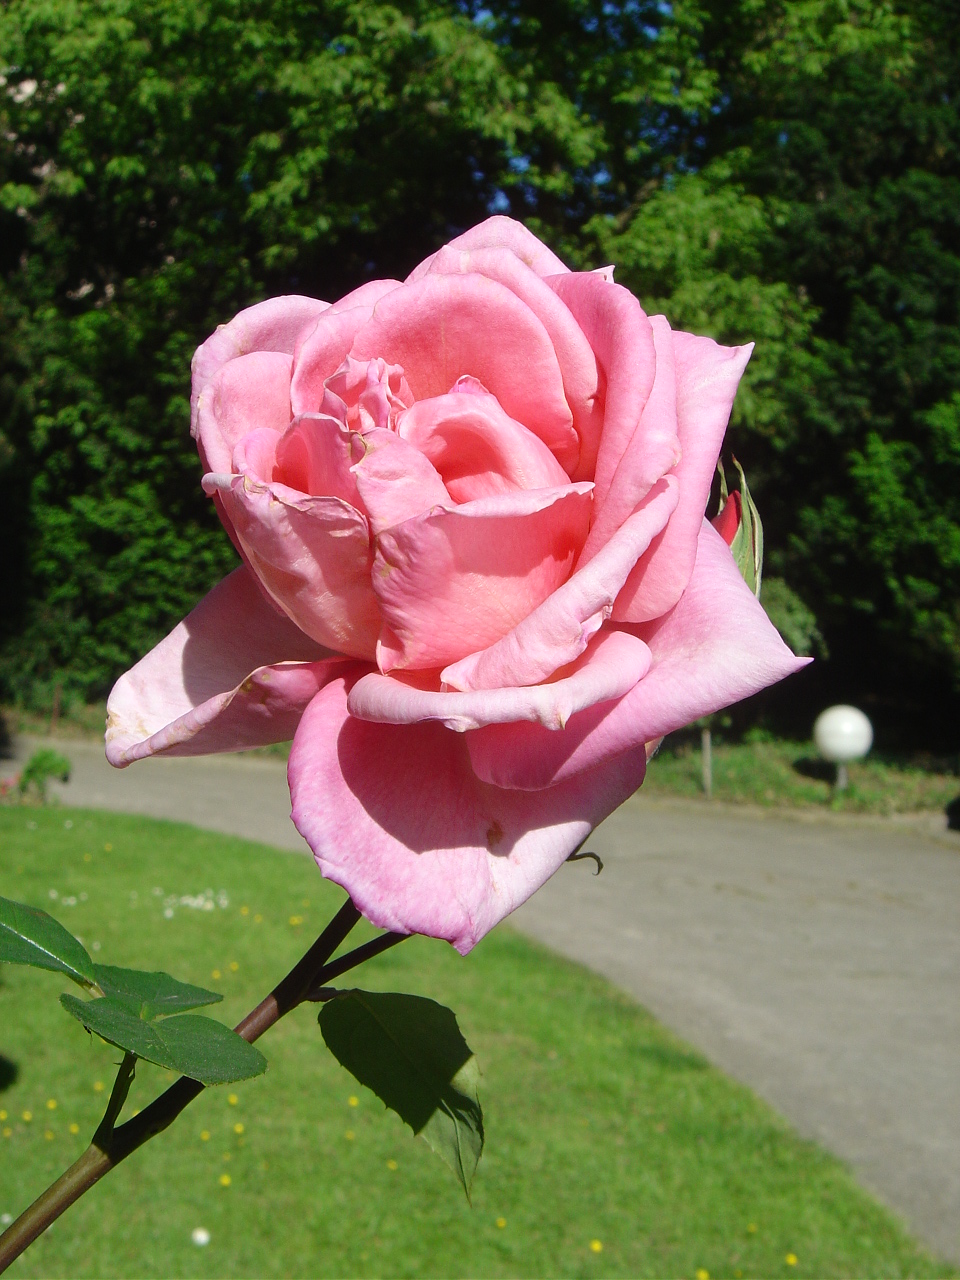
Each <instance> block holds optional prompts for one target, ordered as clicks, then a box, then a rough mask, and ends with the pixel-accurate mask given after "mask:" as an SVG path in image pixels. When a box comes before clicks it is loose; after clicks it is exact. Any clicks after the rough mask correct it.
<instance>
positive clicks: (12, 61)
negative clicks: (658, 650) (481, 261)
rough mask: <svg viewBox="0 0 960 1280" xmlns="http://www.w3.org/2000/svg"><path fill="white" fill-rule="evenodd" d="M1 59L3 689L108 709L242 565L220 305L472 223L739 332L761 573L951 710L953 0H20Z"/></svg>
mask: <svg viewBox="0 0 960 1280" xmlns="http://www.w3.org/2000/svg"><path fill="white" fill-rule="evenodd" d="M0 48H2V49H3V51H4V53H3V58H4V63H5V66H6V69H5V71H4V72H3V74H4V76H5V83H4V85H0V475H2V479H3V483H4V493H5V498H6V501H5V503H4V504H3V509H2V512H0V538H2V541H3V546H4V556H3V557H2V558H0V591H2V593H3V599H4V601H5V602H6V603H7V605H8V607H7V608H6V609H5V610H4V613H3V616H2V617H0V695H2V696H4V697H6V698H8V699H14V700H17V701H19V702H21V703H30V702H33V703H35V704H37V705H43V704H46V705H49V704H50V702H51V700H52V695H53V690H54V689H55V688H56V687H57V686H58V685H59V686H61V687H62V693H63V697H64V699H65V701H66V702H68V703H69V702H70V701H71V700H72V699H75V698H78V697H79V698H85V699H89V698H91V697H93V696H101V695H102V694H103V693H104V692H105V691H106V690H107V688H108V687H109V685H110V683H111V682H112V680H113V679H114V677H115V676H116V675H117V673H118V672H119V671H120V670H121V669H122V668H124V667H125V666H126V665H128V664H129V663H130V662H131V661H133V660H134V659H135V658H136V657H138V656H139V655H140V654H141V653H142V652H143V651H144V650H145V649H146V648H147V647H149V645H151V644H152V643H154V642H155V641H156V640H157V639H158V638H159V637H160V636H161V635H162V634H163V633H164V632H165V631H166V630H167V629H168V628H169V626H170V625H171V624H172V623H173V622H175V621H176V620H177V619H178V618H179V617H180V616H182V614H183V612H184V611H185V610H186V609H187V608H188V607H189V606H190V605H191V604H192V603H194V602H195V600H196V599H197V598H198V597H199V596H200V595H201V594H202V593H203V591H205V590H206V589H207V588H208V587H209V586H210V585H211V583H212V582H214V581H215V580H216V579H218V578H219V577H220V576H222V575H223V573H224V572H225V571H226V570H227V569H229V568H230V567H231V566H232V564H233V563H234V562H235V560H234V554H233V551H232V549H231V547H230V545H229V542H228V541H227V539H226V538H225V537H224V536H223V533H222V531H221V530H220V529H219V527H218V526H217V523H216V520H215V518H214V515H213V511H212V508H211V506H210V504H209V503H208V502H207V501H206V500H205V499H204V498H203V497H202V494H201V492H200V488H199V485H198V479H199V467H198V463H197V459H196V456H195V453H194V450H193V447H192V445H191V444H190V442H189V439H188V437H187V409H186V405H187V393H188V368H189V360H190V356H191V353H192V351H193V349H194V347H195V346H196V344H197V343H198V342H199V341H201V340H202V339H203V338H204V337H205V336H206V335H207V334H208V333H209V332H210V331H211V330H212V329H213V328H214V326H215V325H216V324H217V323H219V322H221V321H223V320H224V319H226V318H228V317H229V316H230V315H232V314H233V313H234V312H235V311H236V310H238V309H239V308H240V307H241V306H244V305H247V304H249V303H251V302H254V301H257V300H258V299H260V298H263V297H265V296H268V295H270V294H275V293H284V292H300V293H311V294H314V295H317V296H321V297H324V296H327V297H334V296H338V295H340V294H341V293H343V292H344V291H345V290H346V289H348V288H350V287H353V286H355V285H357V284H359V283H362V282H363V281H364V280H366V279H369V278H371V277H373V276H383V275H392V276H402V275H403V274H405V272H406V271H407V270H408V269H409V268H410V266H411V265H413V264H414V263H415V262H416V261H418V260H419V259H420V258H421V257H422V256H423V255H424V254H425V253H428V252H430V251H431V250H432V249H434V248H436V247H437V245H438V244H439V243H440V242H442V241H443V240H444V239H446V238H447V237H448V236H449V235H450V234H452V233H455V232H456V231H458V230H461V229H462V228H464V227H465V226H467V225H469V224H471V223H473V222H476V221H478V220H480V219H481V218H483V217H484V216H486V215H487V214H488V213H490V212H506V213H511V214H512V215H513V216H515V217H520V218H522V219H524V220H525V221H526V222H527V223H528V225H530V226H531V227H532V228H533V229H534V230H536V231H537V232H538V233H539V234H541V235H543V236H544V237H545V239H547V240H548V241H549V242H550V243H551V245H553V246H554V247H555V248H556V249H557V250H558V252H560V253H562V254H564V255H565V256H566V257H567V259H568V260H569V261H570V262H571V263H576V264H580V265H583V266H594V265H596V264H597V263H598V262H600V261H605V262H615V263H617V264H618V279H620V280H621V281H622V282H623V283H625V284H627V285H628V286H630V287H631V288H633V289H634V290H635V291H636V292H637V293H638V294H639V296H640V297H641V298H642V299H643V300H644V303H645V305H646V306H647V308H648V309H649V310H651V311H652V310H658V309H661V310H663V311H664V312H665V313H666V314H667V315H668V317H669V318H670V320H671V322H672V323H674V324H675V325H678V326H683V327H685V328H688V329H692V330H694V331H697V332H701V333H709V334H711V335H712V336H715V337H717V338H718V339H720V340H723V341H725V342H732V343H741V342H746V341H755V342H756V344H757V345H756V349H755V352H754V355H753V358H752V360H751V362H750V364H749V366H748V368H747V372H746V375H745V378H744V383H743V387H742V389H741V392H740V394H739V396H738V398H737V402H736V405H735V409H734V417H733V425H732V433H733V437H732V443H733V447H734V448H735V450H736V453H737V456H738V457H739V458H740V459H741V461H742V462H743V463H744V465H745V467H746V468H747V470H748V472H749V474H750V477H751V487H752V488H753V489H754V491H755V493H756V497H757V501H758V505H759V507H760V510H761V511H762V513H763V516H764V521H765V524H766V530H767V535H768V536H767V548H768V563H769V570H770V572H771V573H772V574H773V575H774V577H776V578H778V579H781V580H783V581H786V582H788V583H789V584H790V586H791V588H792V589H793V590H794V591H795V592H796V593H797V596H798V598H799V599H801V600H802V601H804V602H805V605H806V607H808V608H809V606H810V604H811V603H813V602H815V604H816V614H817V625H818V626H819V627H820V628H821V629H822V631H823V634H824V636H825V637H826V640H828V641H829V647H830V654H831V663H832V664H833V666H834V668H835V669H836V672H837V676H836V683H838V684H841V685H844V686H845V688H844V696H854V695H855V694H856V693H857V691H858V690H863V691H865V692H876V691H878V690H879V691H883V692H884V693H885V695H888V694H889V692H890V690H895V691H896V696H897V697H900V698H906V697H907V696H908V695H909V696H914V697H919V694H918V693H917V691H918V690H921V689H924V690H928V691H929V690H933V691H934V692H935V697H936V703H937V705H939V706H944V707H946V706H947V704H948V702H949V697H950V696H951V695H960V606H958V604H957V602H958V600H960V507H958V502H960V499H958V494H960V320H958V317H960V107H958V104H960V95H958V94H957V92H956V86H957V83H958V80H960V28H958V26H957V24H956V22H955V21H954V19H953V16H952V14H951V13H950V12H949V11H948V9H947V7H945V6H943V5H942V4H934V3H931V2H927V0H736V2H735V3H727V0H679V2H678V3H676V4H672V5H664V4H659V3H657V2H656V0H614V2H613V3H601V2H600V0H554V2H553V3H551V4H543V3H541V2H540V0H489V2H487V0H483V2H481V0H396V2H395V3H393V4H388V3H376V2H375V0H322V2H320V3H315V4H305V3H301V2H300V0H255V3H253V4H241V3H240V2H239V0H201V2H200V3H197V4H188V3H186V0H144V3H138V4H133V3H132V0H105V2H101V0H96V2H95V0H10V3H8V4H7V5H5V6H4V7H3V8H2V9H0ZM794 613H796V610H794ZM811 636H812V633H811ZM811 643H812V640H811ZM892 673H895V675H894V674H892ZM813 678H814V679H816V678H817V677H816V676H814V677H813ZM911 688H912V689H913V691H914V692H913V694H910V690H911ZM923 701H924V704H925V705H926V706H929V704H930V697H929V693H925V694H924V696H923ZM954 705H956V698H955V699H954ZM949 718H950V717H949V716H947V719H948V720H949ZM925 719H928V717H925Z"/></svg>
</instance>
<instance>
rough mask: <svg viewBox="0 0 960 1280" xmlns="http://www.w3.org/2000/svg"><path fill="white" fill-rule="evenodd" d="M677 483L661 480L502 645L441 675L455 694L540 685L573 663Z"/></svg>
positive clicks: (656, 527)
mask: <svg viewBox="0 0 960 1280" xmlns="http://www.w3.org/2000/svg"><path fill="white" fill-rule="evenodd" d="M677 499H678V491H677V483H676V481H675V480H673V479H672V478H671V477H666V478H664V479H663V480H661V481H660V482H659V483H658V484H657V485H656V486H655V488H654V489H652V490H651V491H650V493H649V494H648V495H647V497H646V499H645V500H644V502H643V503H642V504H641V506H640V508H639V509H638V510H637V512H636V513H635V514H634V515H633V516H631V517H630V518H629V519H628V520H627V521H626V522H625V523H624V524H623V526H622V527H621V528H620V529H619V530H618V531H617V532H616V534H615V535H614V536H613V537H612V538H611V539H610V541H609V542H608V543H607V545H606V546H605V547H604V548H603V550H602V551H600V552H599V553H598V554H597V555H596V556H595V557H594V559H593V560H591V562H590V563H589V564H588V565H585V566H584V568H583V569H578V570H577V572H576V573H575V574H573V576H572V577H571V578H569V579H568V581H566V582H565V583H564V584H563V585H562V586H561V587H558V589H557V590H556V591H555V592H554V593H553V594H552V595H551V596H549V597H548V598H547V599H545V600H544V602H543V604H541V605H540V606H539V608H536V609H532V610H531V611H530V612H529V613H528V614H527V616H526V617H524V618H523V619H522V621H520V622H519V623H518V624H517V625H516V627H514V628H513V630H512V631H510V632H509V633H508V634H507V635H505V636H504V637H503V638H502V639H500V640H498V641H497V642H496V643H495V644H492V645H490V646H489V647H488V648H486V649H484V650H483V651H481V652H477V653H471V654H470V655H469V657H466V658H463V659H462V660H461V661H459V662H457V663H454V664H453V665H452V666H449V667H447V668H446V670H445V671H444V672H443V673H442V679H443V681H444V683H445V684H448V685H450V686H451V687H452V688H454V689H463V690H466V689H498V688H501V687H509V686H512V685H532V684H539V683H540V682H541V681H542V680H546V679H548V678H549V677H550V676H551V675H552V674H553V672H554V671H556V670H557V669H558V668H559V667H563V666H566V665H567V663H570V662H573V661H574V660H575V659H576V658H577V657H578V656H579V655H580V654H581V653H583V651H584V649H585V648H586V647H587V644H588V642H589V640H590V637H591V636H592V635H594V633H595V632H596V631H597V630H598V628H599V627H600V626H601V625H602V623H603V622H604V620H605V618H607V617H608V616H609V614H610V610H611V609H612V607H613V602H614V600H615V599H616V597H617V593H618V592H619V591H620V588H621V586H622V585H623V582H624V579H625V578H626V577H627V575H628V574H629V573H630V570H631V569H632V567H633V565H634V564H635V563H636V561H637V557H638V556H640V555H642V553H643V552H644V550H645V549H646V548H647V547H648V546H649V545H650V541H651V539H652V538H654V537H655V536H656V535H657V534H658V533H659V532H660V530H661V529H663V528H664V526H665V525H666V523H667V521H668V520H669V518H670V516H671V514H672V513H673V512H674V511H675V510H676V506H677Z"/></svg>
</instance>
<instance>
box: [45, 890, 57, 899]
mask: <svg viewBox="0 0 960 1280" xmlns="http://www.w3.org/2000/svg"><path fill="white" fill-rule="evenodd" d="M47 897H49V898H56V897H57V891H56V889H51V890H50V891H49V893H48V894H47Z"/></svg>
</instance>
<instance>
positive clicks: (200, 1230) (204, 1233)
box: [190, 1227, 210, 1248]
mask: <svg viewBox="0 0 960 1280" xmlns="http://www.w3.org/2000/svg"><path fill="white" fill-rule="evenodd" d="M190 1239H191V1240H192V1241H193V1243H194V1244H198V1245H200V1247H201V1248H203V1246H204V1245H206V1244H209V1243H210V1232H209V1231H208V1230H207V1228H206V1227H194V1228H193V1230H192V1231H191V1232H190Z"/></svg>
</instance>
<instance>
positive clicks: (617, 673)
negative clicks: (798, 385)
mask: <svg viewBox="0 0 960 1280" xmlns="http://www.w3.org/2000/svg"><path fill="white" fill-rule="evenodd" d="M750 351H751V347H749V346H748V347H733V348H730V347H723V346H719V345H718V344H717V343H716V342H713V341H712V340H711V339H709V338H700V337H696V336H694V335H692V334H689V333H681V332H676V331H674V330H672V329H671V328H670V325H669V324H668V323H667V321H666V320H665V319H664V318H663V317H662V316H651V317H648V316H647V315H645V314H644V311H643V309H642V308H641V306H640V303H639V302H638V301H637V299H636V298H634V297H633V296H632V294H630V293H629V292H628V291H627V290H626V289H624V288H621V287H620V286H619V285H617V284H614V283H613V278H612V270H611V269H604V270H601V271H596V272H571V271H569V270H567V268H566V267H565V266H564V265H563V263H562V262H560V261H559V259H557V258H556V257H555V256H554V255H553V253H551V252H550V250H549V249H547V248H546V246H545V245H543V244H541V243H540V241H539V240H537V239H536V237H535V236H533V235H532V234H531V233H530V232H529V231H527V230H526V229H525V228H524V227H523V226H521V225H520V224H519V223H516V222H513V221H511V220H510V219H507V218H491V219H489V221H487V222H484V223H482V224H481V225H480V226H478V227H474V228H473V230H471V231H468V232H467V233H466V234H465V235H462V236H460V237H458V238H457V239H456V240H453V241H452V242H451V243H450V244H449V245H447V246H446V247H445V248H443V249H441V250H440V251H439V252H438V253H436V254H434V255H433V256H432V257H431V258H428V259H427V260H426V261H425V262H423V263H421V264H420V266H419V267H417V268H416V270H415V271H414V272H413V273H412V274H411V275H410V276H409V277H408V278H407V280H406V281H404V282H403V283H401V282H400V281H397V280H376V281H372V282H370V283H369V284H365V285H363V286H362V287H361V288H359V289H357V290H355V291H354V292H353V293H350V294H348V295H347V296H346V297H345V298H342V299H341V300H340V301H339V302H337V303H334V304H333V305H329V304H327V303H326V302H318V301H316V300H314V299H312V298H304V297H283V298H274V299H271V300H270V301H268V302H263V303H260V304H259V305H258V306H254V307H250V308H249V309H248V310H246V311H242V312H241V313H240V314H239V315H238V316H236V317H235V318H234V319H233V320H232V321H231V322H230V323H229V324H227V325H225V326H223V327H221V328H220V329H218V330H217V332H216V333H215V334H213V336H212V337H210V338H209V339H208V340H207V341H206V342H205V343H204V344H203V346H201V347H200V349H199V350H198V351H197V353H196V356H195V358H194V362H193V401H192V431H193V435H194V437H195V438H196V441H197V446H198V448H199V451H200V458H201V461H202V463H203V467H204V476H203V487H204V490H205V492H206V493H208V494H209V495H210V496H211V497H212V498H213V501H214V502H215V503H216V506H217V510H218V512H219V514H220V518H221V520H222V521H223V524H224V526H225V527H226V529H227V532H228V533H229V535H230V537H231V538H232V539H233V542H234V544H235V546H236V548H237V550H238V551H239V553H240V555H241V556H242V558H243V565H242V567H240V568H238V569H237V570H235V571H234V572H233V573H231V574H230V575H229V576H228V577H227V578H226V579H224V581H223V582H221V583H220V584H219V585H218V586H217V587H215V588H214V589H213V590H212V591H211V592H210V594H209V595H208V596H207V597H206V598H205V599H204V600H202V601H201V602H200V604H199V605H198V606H197V607H196V608H195V609H194V610H193V612H192V613H191V614H189V616H188V617H186V618H185V619H184V620H183V622H181V623H180V625H179V626H178V627H176V628H175V630H174V631H172V632H171V633H170V635H168V636H167V637H166V639H164V640H162V641H161V642H160V644H158V645H157V647H156V648H155V649H153V650H152V651H151V652H150V653H149V654H148V655H147V656H146V657H145V658H143V659H142V661H140V662H139V663H138V664H137V665H136V666H135V667H133V669H132V670H130V671H128V672H127V673H126V675H124V676H123V677H122V678H121V679H120V680H119V681H118V683H117V684H116V686H115V688H114V690H113V692H112V694H111V696H110V701H109V703H108V723H107V756H108V758H109V760H110V761H111V763H112V764H115V765H119V766H123V765H127V764H130V763H131V762H132V761H134V760H139V759H141V758H143V757H145V756H151V755H161V754H162V755H181V756H182V755H197V754H203V753H207V752H212V751H236V750H240V749H242V748H246V747H255V746H261V745H264V744H266V743H270V742H279V741H285V740H287V739H289V738H291V737H292V738H293V746H292V748H291V752H290V763H289V769H288V778H289V783H290V794H291V798H292V809H293V814H292V816H293V821H294V823H295V824H296V826H297V828H298V830H299V831H300V832H301V833H302V835H303V836H304V838H305V839H306V841H307V843H308V844H309V845H310V848H311V849H312V850H313V853H314V856H315V857H316V860H317V862H318V864H319V866H320V869H321V871H322V872H323V874H324V875H325V876H328V877H329V878H330V879H332V880H335V881H336V882H337V883H338V884H340V885H342V886H343V887H344V888H345V889H346V890H347V892H348V893H349V894H350V895H351V897H352V898H353V900H354V902H355V903H356V905H357V907H358V908H359V909H360V910H361V911H362V912H363V914H364V915H365V916H367V917H368V918H369V919H370V920H371V921H372V922H373V923H374V924H376V925H379V926H382V927H384V928H387V929H393V930H398V931H401V932H408V933H409V932H418V933H425V934H432V935H434V936H437V937H441V938H447V939H449V941H450V942H452V943H453V944H454V945H455V946H456V947H457V948H458V949H459V950H460V951H463V952H466V951H468V950H469V949H470V948H471V947H472V946H473V945H474V944H475V943H476V942H477V941H478V939H480V938H481V937H483V935H484V934H485V933H487V932H488V930H490V929H491V928H492V927H493V926H494V925H495V924H496V923H497V921H499V920H501V919H502V918H503V917H504V916H505V915H507V914H508V913H509V912H511V911H513V910H514V909H515V908H516V907H517V906H519V905H520V903H522V902H523V901H524V900H525V899H526V898H528V897H529V896H530V894H532V893H533V892H534V891H535V890H536V889H537V888H539V886H540V885H542V884H543V883H544V881H545V880H547V879H548V877H549V876H551V875H552V874H553V872H554V871H556V870H557V868H558V867H559V866H560V865H561V864H562V863H563V861H564V860H565V859H566V858H567V856H568V855H569V854H570V853H571V852H572V851H573V850H575V849H576V848H577V846H578V845H579V844H580V843H581V842H582V841H583V840H584V838H585V837H586V836H587V835H588V833H589V832H590V831H591V829H592V828H593V827H594V826H596V824H597V823H598V822H600V821H601V820H602V819H603V818H604V817H606V816H607V815H608V814H609V813H611V812H612V811H613V810H614V809H615V808H616V807H617V805H619V804H620V803H621V802H622V801H623V800H625V799H626V798H627V796H629V795H630V794H631V793H632V792H633V791H634V790H635V789H636V788H637V787H638V786H639V785H640V783H641V782H642V780H643V776H644V770H645V768H646V759H647V747H648V744H654V743H656V742H657V741H658V740H659V739H660V738H661V737H662V736H663V735H664V734H666V733H669V732H670V731H671V730H673V729H678V728H680V727H681V726H683V725H685V724H687V723H689V722H690V721H691V720H693V719H696V718H697V717H698V716H702V715H705V714H707V713H709V712H712V711H716V710H718V709H719V708H721V707H724V706H728V705H729V704H730V703H732V702H735V701H737V700H738V699H741V698H743V697H746V696H747V695H749V694H752V693H755V692H756V691H757V690H758V689H761V688H763V687H764V686H765V685H769V684H771V683H773V682H774V681H776V680H779V679H781V678H782V677H783V676H785V675H787V674H788V673H789V672H791V671H794V670H795V669H796V668H797V667H799V666H801V665H803V660H800V659H797V658H795V657H794V656H793V654H792V653H791V652H790V651H789V649H787V647H786V646H785V645H784V644H783V642H782V640H781V639H780V636H779V635H778V633H777V631H776V630H775V629H774V627H773V626H772V625H771V624H770V622H769V621H768V620H767V617H766V615H765V614H764V612H763V609H762V608H761V607H760V605H759V604H758V602H757V600H756V599H755V598H754V595H753V593H752V592H751V590H750V589H749V588H748V587H747V585H746V583H745V582H744V581H743V579H742V577H741V575H740V573H739V571H738V569H737V566H736V564H735V563H734V560H733V558H732V556H731V553H730V551H729V549H728V546H727V544H726V542H725V541H724V538H723V537H721V535H720V534H719V533H718V532H717V531H716V530H715V529H714V528H713V527H712V526H711V524H710V523H709V522H708V521H706V520H705V519H704V511H705V507H706V504H707V501H708V498H709V493H710V485H711V481H712V478H713V474H714V471H715V468H716V464H717V458H718V455H719V451H720V445H721V441H722V439H723V433H724V430H725V428H726V425H727V420H728V418H729V415H730V408H731V405H732V403H733V398H734V394H735V392H736V388H737V383H738V381H739V379H740V375H741V373H742V372H743V369H744V366H745V365H746V363H747V360H748V358H749V355H750ZM733 509H734V510H735V507H734V508H733ZM730 510H731V507H728V509H727V517H726V519H727V522H728V523H729V521H730V519H731V515H730ZM725 532H726V533H727V534H728V539H729V536H730V531H729V530H725Z"/></svg>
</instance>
